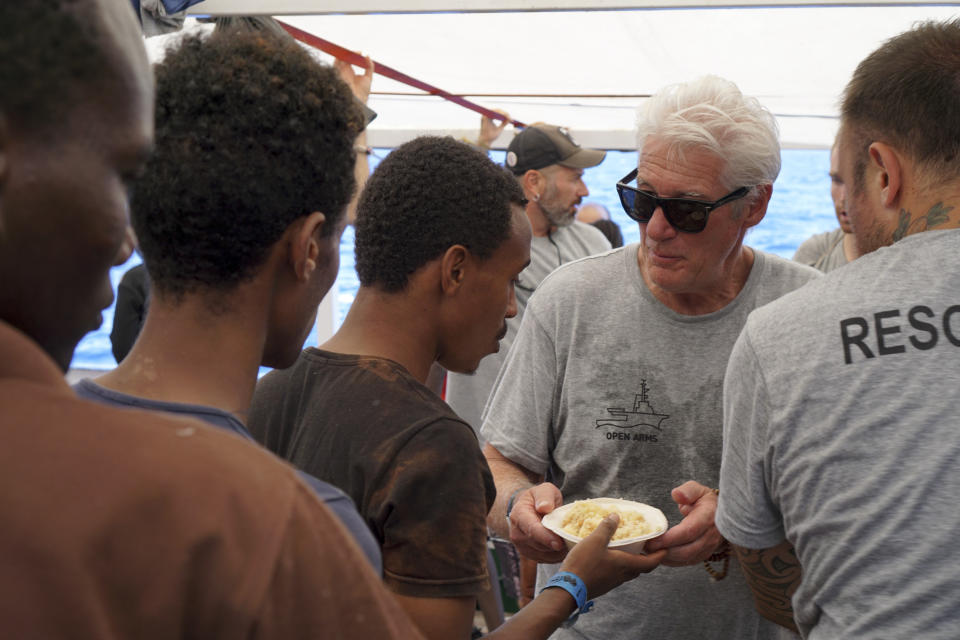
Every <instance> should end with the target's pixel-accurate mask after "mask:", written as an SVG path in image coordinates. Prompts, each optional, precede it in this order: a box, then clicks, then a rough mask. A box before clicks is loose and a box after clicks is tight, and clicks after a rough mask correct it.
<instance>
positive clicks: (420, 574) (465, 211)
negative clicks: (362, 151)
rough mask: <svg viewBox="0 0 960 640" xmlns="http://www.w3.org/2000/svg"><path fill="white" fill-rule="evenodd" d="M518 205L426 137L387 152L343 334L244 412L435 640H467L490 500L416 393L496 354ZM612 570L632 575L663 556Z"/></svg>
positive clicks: (522, 229)
mask: <svg viewBox="0 0 960 640" xmlns="http://www.w3.org/2000/svg"><path fill="white" fill-rule="evenodd" d="M523 205H524V197H523V193H522V192H521V190H520V187H519V185H518V184H517V182H516V180H515V179H514V178H513V177H511V176H510V175H509V174H507V173H506V172H504V171H503V169H501V168H499V167H497V166H496V165H494V164H493V163H492V162H490V161H489V160H488V159H487V158H486V156H484V155H483V154H481V153H479V152H477V151H476V150H474V149H472V148H471V147H469V146H468V145H465V144H462V143H459V142H456V141H454V140H452V139H449V138H429V137H426V138H418V139H416V140H414V141H412V142H409V143H407V144H405V145H403V146H401V147H399V148H398V149H396V150H395V151H393V153H391V154H390V155H389V156H388V157H387V158H386V159H385V160H384V161H383V162H382V163H381V164H380V166H379V167H378V168H377V170H376V171H375V172H374V174H373V176H371V178H370V180H369V181H368V182H367V185H366V188H365V189H364V192H363V194H362V195H361V198H360V202H359V205H358V209H357V222H356V266H357V273H358V275H359V278H360V284H361V286H360V289H359V291H358V293H357V297H356V300H355V301H354V303H353V306H352V307H351V308H350V312H349V313H348V315H347V318H346V319H345V320H344V323H343V325H342V326H341V328H340V330H339V331H338V332H337V333H336V334H335V335H334V336H333V337H332V338H331V339H330V340H329V341H327V342H326V343H325V344H324V345H322V347H321V348H319V349H314V348H310V349H307V350H306V351H304V352H303V354H301V356H300V359H299V360H298V361H297V363H296V365H294V366H293V367H291V368H290V369H288V370H286V371H275V372H273V373H271V374H269V375H267V376H266V377H265V378H263V379H262V380H261V381H260V383H259V385H258V386H257V392H256V394H255V396H254V401H253V405H252V407H251V413H250V425H251V430H252V431H253V432H254V433H255V434H256V435H257V437H258V439H260V440H261V441H262V442H264V443H265V444H266V445H267V447H268V448H270V449H271V450H272V451H274V452H277V453H279V454H280V455H282V456H283V457H285V458H287V459H288V460H291V461H292V462H293V463H294V464H295V465H297V466H298V467H300V468H302V469H304V470H306V471H308V472H309V473H312V474H314V475H316V476H317V477H320V478H323V479H324V480H327V481H328V482H331V483H333V484H336V485H337V486H339V487H341V488H342V489H344V490H345V491H346V492H347V493H348V494H349V495H350V496H351V497H353V499H354V500H355V501H356V503H357V505H358V507H359V509H360V512H361V513H362V514H363V516H364V518H365V519H366V520H367V524H368V525H369V526H370V527H371V529H372V530H373V532H374V534H375V536H376V537H377V539H378V541H379V542H380V545H381V549H382V551H383V563H384V581H385V583H386V585H387V587H388V588H389V589H390V590H391V591H393V593H394V594H395V595H396V597H397V599H398V601H399V602H400V604H401V606H403V608H404V609H405V610H406V611H407V613H408V614H409V615H410V616H411V618H412V619H413V620H414V622H415V623H416V624H417V626H418V627H419V628H420V630H421V631H422V632H423V633H424V635H426V636H427V637H428V638H431V639H441V638H442V639H444V640H448V639H451V638H457V639H463V638H467V637H469V634H470V628H471V623H472V620H473V611H474V608H475V602H476V596H477V595H478V594H479V593H480V592H482V591H484V590H486V589H487V588H488V587H487V585H488V584H489V582H488V577H487V573H486V546H485V544H486V514H487V511H488V510H489V508H490V506H491V504H493V500H494V497H495V495H496V490H495V488H494V486H493V479H492V477H491V475H490V470H489V468H488V467H487V463H486V461H485V460H484V458H483V455H482V454H481V452H480V448H479V447H478V445H477V438H476V436H475V435H474V432H473V430H472V428H471V427H470V425H469V424H467V423H466V422H464V421H463V420H462V419H460V418H459V417H458V416H457V415H456V413H454V412H453V410H452V409H451V408H450V407H449V406H447V405H446V404H445V403H444V402H443V401H442V400H441V399H440V398H439V397H437V396H436V395H435V394H434V393H433V392H431V391H430V390H429V389H428V388H427V387H426V386H425V385H424V383H425V381H426V378H427V374H428V372H429V370H430V367H431V365H433V363H434V362H439V363H440V364H441V365H442V366H444V367H445V368H446V369H448V370H450V371H462V372H468V371H472V370H473V369H475V368H476V367H477V364H478V363H479V362H480V359H481V358H483V357H484V356H485V355H487V354H489V353H492V352H495V351H497V349H498V342H499V340H500V339H501V338H502V337H503V336H504V334H505V333H506V320H507V319H508V318H510V317H513V316H514V315H515V314H516V312H517V303H516V298H515V295H514V284H515V281H516V279H517V277H518V275H519V274H520V272H521V271H523V269H524V268H525V267H526V266H527V264H528V262H529V260H530V236H531V231H530V224H529V222H528V221H527V218H526V215H525V213H524V209H523ZM607 561H609V562H614V563H616V562H621V561H622V562H625V563H627V565H628V566H630V567H632V569H631V571H632V572H633V575H637V573H639V572H640V571H649V570H650V569H652V568H653V567H655V566H656V565H657V564H658V562H659V556H650V557H645V558H644V557H635V556H634V557H622V556H618V557H617V558H613V557H612V556H607ZM600 564H602V562H598V566H599V565H600ZM585 580H586V581H587V582H588V584H589V583H590V581H591V579H589V578H585ZM588 589H594V592H595V593H597V594H599V593H602V592H603V591H604V590H605V589H602V590H597V589H596V588H595V587H592V586H591V587H588ZM551 591H556V589H551ZM545 595H546V594H545ZM555 595H556V594H550V596H548V597H551V598H552V597H555ZM548 604H549V601H545V600H542V599H541V598H538V599H537V600H535V601H534V603H533V605H531V606H529V607H527V608H525V609H524V610H523V612H522V613H523V615H522V616H518V617H515V618H518V619H514V620H511V622H510V623H508V625H507V627H505V628H504V632H505V633H509V632H511V631H515V628H512V627H513V625H516V624H520V623H521V622H524V621H525V620H529V619H531V618H536V619H537V620H539V622H540V624H541V626H540V627H537V629H539V630H541V631H544V630H545V631H546V632H549V631H551V630H552V629H553V628H556V626H558V624H559V622H560V621H562V618H560V619H557V618H555V617H551V616H552V615H553V614H550V613H545V611H544V605H548ZM519 637H528V638H532V637H539V636H538V635H536V634H534V633H533V632H532V631H531V632H528V633H527V634H526V635H521V636H519Z"/></svg>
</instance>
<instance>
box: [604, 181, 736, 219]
mask: <svg viewBox="0 0 960 640" xmlns="http://www.w3.org/2000/svg"><path fill="white" fill-rule="evenodd" d="M636 177H637V170H636V169H634V170H633V171H631V172H630V173H628V174H627V175H626V176H624V178H623V179H622V180H620V182H618V183H617V193H618V194H619V195H620V204H621V205H623V210H624V211H626V212H627V215H628V216H630V217H631V218H633V219H634V220H636V221H637V222H650V218H652V217H653V214H654V212H655V211H656V210H657V207H659V208H661V209H663V215H664V217H665V218H666V219H667V222H669V223H670V226H672V227H673V228H674V229H676V230H677V231H683V232H685V233H700V232H701V231H703V230H704V229H705V228H706V227H707V218H708V217H709V215H710V212H711V211H713V210H714V209H716V208H717V207H722V206H723V205H725V204H727V203H728V202H733V201H734V200H739V199H740V198H742V197H744V196H745V195H747V194H748V193H749V192H750V189H749V188H747V187H740V188H739V189H737V190H736V191H734V192H732V193H729V194H727V195H725V196H723V197H722V198H720V199H719V200H717V201H716V202H704V201H702V200H690V199H688V198H660V197H658V196H655V195H653V194H652V193H648V192H646V191H641V190H640V189H637V188H636V187H631V186H630V185H629V184H627V183H628V182H632V181H633V180H634V178H636Z"/></svg>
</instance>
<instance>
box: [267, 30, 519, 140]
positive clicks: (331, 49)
mask: <svg viewBox="0 0 960 640" xmlns="http://www.w3.org/2000/svg"><path fill="white" fill-rule="evenodd" d="M277 22H279V23H280V26H281V27H283V28H284V29H285V30H286V31H287V33H289V34H290V35H291V36H293V37H294V38H296V39H297V40H299V41H300V42H302V43H304V44H307V45H310V46H311V47H313V48H315V49H319V50H320V51H323V52H324V53H328V54H330V55H332V56H333V57H335V58H339V59H340V60H343V61H344V62H349V63H350V64H353V65H356V66H358V67H363V68H365V67H366V66H367V61H366V60H365V59H364V58H363V56H361V55H359V54H357V53H354V52H353V51H350V50H348V49H344V48H343V47H341V46H339V45H336V44H334V43H332V42H330V41H329V40H324V39H323V38H321V37H319V36H315V35H313V34H312V33H307V32H306V31H303V30H302V29H298V28H296V27H294V26H292V25H289V24H287V23H285V22H281V21H280V20H277ZM373 70H374V72H375V73H379V74H380V75H382V76H386V77H388V78H390V79H391V80H396V81H398V82H402V83H404V84H408V85H410V86H411V87H416V88H417V89H420V90H421V91H426V92H427V93H428V94H430V95H433V96H440V97H441V98H443V99H444V100H449V101H450V102H454V103H456V104H459V105H460V106H462V107H466V108H467V109H471V110H473V111H476V112H477V113H479V114H482V115H485V116H487V117H488V118H490V119H491V120H505V118H504V117H503V114H500V113H497V112H496V111H493V110H492V109H487V108H486V107H481V106H480V105H478V104H476V103H475V102H471V101H469V100H467V99H466V98H463V97H461V96H455V95H453V94H452V93H448V92H446V91H444V90H443V89H440V88H438V87H435V86H433V85H431V84H427V83H426V82H423V81H421V80H417V79H416V78H411V77H410V76H408V75H407V74H405V73H401V72H399V71H397V70H396V69H392V68H390V67H388V66H387V65H385V64H381V63H379V62H376V61H374V66H373ZM510 124H512V125H513V126H515V127H520V128H523V127H526V126H527V125H525V124H524V123H522V122H520V121H519V120H511V121H510Z"/></svg>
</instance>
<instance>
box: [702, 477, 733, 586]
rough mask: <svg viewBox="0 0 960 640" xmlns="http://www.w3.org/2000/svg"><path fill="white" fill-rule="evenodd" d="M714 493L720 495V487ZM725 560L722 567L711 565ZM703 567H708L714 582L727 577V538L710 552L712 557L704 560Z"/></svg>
mask: <svg viewBox="0 0 960 640" xmlns="http://www.w3.org/2000/svg"><path fill="white" fill-rule="evenodd" d="M713 494H714V495H716V496H719V495H720V489H714V490H713ZM721 561H722V562H723V565H722V566H721V568H720V569H714V568H713V567H711V566H710V563H711V562H721ZM703 568H704V569H706V571H707V574H709V575H710V579H711V580H713V581H714V582H720V581H721V580H723V579H724V578H726V577H727V571H729V570H730V543H729V542H727V541H726V540H724V541H723V543H722V544H721V545H720V547H719V548H718V549H717V550H716V551H714V552H713V553H711V554H710V557H709V558H707V559H706V560H704V561H703Z"/></svg>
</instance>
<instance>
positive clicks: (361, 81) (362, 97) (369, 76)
mask: <svg viewBox="0 0 960 640" xmlns="http://www.w3.org/2000/svg"><path fill="white" fill-rule="evenodd" d="M363 59H364V60H366V62H367V64H366V67H365V68H364V70H363V73H362V74H360V73H356V72H355V71H354V70H353V65H352V64H350V63H349V62H346V61H344V60H339V59H338V60H335V61H334V63H333V68H334V69H336V70H337V73H338V74H339V75H340V79H341V80H343V81H344V82H345V83H347V86H348V87H350V90H351V91H352V92H353V95H354V96H356V98H357V100H359V101H360V102H362V103H364V104H366V103H367V98H369V97H370V84H371V83H372V82H373V66H374V65H373V60H372V59H371V58H370V56H364V57H363Z"/></svg>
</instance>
